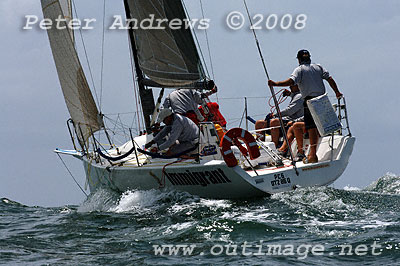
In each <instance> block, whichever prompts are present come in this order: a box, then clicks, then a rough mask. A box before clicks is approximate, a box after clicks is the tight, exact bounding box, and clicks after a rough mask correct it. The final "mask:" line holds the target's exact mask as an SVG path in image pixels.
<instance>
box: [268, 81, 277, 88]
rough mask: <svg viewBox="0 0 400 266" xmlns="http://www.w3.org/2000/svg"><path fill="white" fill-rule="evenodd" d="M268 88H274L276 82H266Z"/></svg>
mask: <svg viewBox="0 0 400 266" xmlns="http://www.w3.org/2000/svg"><path fill="white" fill-rule="evenodd" d="M268 86H270V87H273V86H276V82H275V81H273V80H268Z"/></svg>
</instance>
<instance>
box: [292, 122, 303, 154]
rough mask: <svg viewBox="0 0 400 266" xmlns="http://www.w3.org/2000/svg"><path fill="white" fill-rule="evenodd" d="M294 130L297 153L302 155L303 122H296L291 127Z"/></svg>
mask: <svg viewBox="0 0 400 266" xmlns="http://www.w3.org/2000/svg"><path fill="white" fill-rule="evenodd" d="M293 128H294V136H295V138H296V141H297V152H298V153H303V154H304V151H303V141H304V140H303V134H304V122H297V123H294V125H293Z"/></svg>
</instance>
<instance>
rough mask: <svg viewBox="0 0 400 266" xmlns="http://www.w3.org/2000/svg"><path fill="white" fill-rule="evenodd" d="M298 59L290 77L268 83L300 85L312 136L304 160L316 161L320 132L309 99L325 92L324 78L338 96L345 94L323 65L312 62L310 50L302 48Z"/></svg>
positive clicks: (279, 85) (306, 124) (307, 161)
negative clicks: (311, 111)
mask: <svg viewBox="0 0 400 266" xmlns="http://www.w3.org/2000/svg"><path fill="white" fill-rule="evenodd" d="M297 60H298V61H299V66H298V67H297V68H296V69H295V70H294V71H293V73H292V75H291V76H290V78H288V79H287V80H284V81H278V82H275V81H272V80H269V81H268V85H269V86H277V87H286V86H293V85H298V87H299V89H300V92H301V95H302V96H303V99H304V122H305V126H306V130H308V134H309V137H310V153H309V154H308V157H307V158H305V159H304V160H303V162H304V163H316V162H318V157H317V143H318V137H319V134H318V130H317V127H316V125H315V122H314V119H313V117H312V116H311V113H310V110H309V109H308V106H307V100H310V99H312V98H315V97H318V96H321V95H323V94H325V86H324V82H323V80H324V79H325V80H326V81H327V82H328V83H329V85H330V86H331V88H332V89H333V91H334V92H335V94H336V97H337V98H341V97H342V96H343V95H342V93H340V92H339V89H338V87H337V85H336V82H335V80H334V79H333V78H332V77H331V76H330V75H329V72H328V71H327V70H326V69H325V68H323V67H322V66H321V65H319V64H312V63H311V55H310V52H309V51H307V50H300V51H299V52H298V53H297Z"/></svg>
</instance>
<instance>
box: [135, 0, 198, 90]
mask: <svg viewBox="0 0 400 266" xmlns="http://www.w3.org/2000/svg"><path fill="white" fill-rule="evenodd" d="M127 2H128V6H129V11H130V13H131V17H132V18H133V19H135V20H136V21H138V24H137V25H138V27H135V29H134V30H133V32H134V36H135V43H136V49H137V53H138V58H139V66H140V68H141V70H142V71H143V72H144V74H145V75H146V76H147V78H148V79H150V81H151V82H150V84H152V86H158V87H180V86H185V85H188V84H192V83H195V82H197V81H199V80H202V79H204V78H205V75H204V70H203V67H202V64H201V61H200V57H199V55H198V52H197V48H196V45H195V42H194V40H193V36H192V32H191V30H190V27H186V25H187V24H186V23H185V21H187V17H186V13H185V10H184V8H183V5H182V2H181V0H128V1H127ZM173 19H175V20H176V19H178V20H179V21H181V22H182V27H180V28H179V29H173V30H172V29H170V28H169V26H168V23H169V22H170V21H171V20H173ZM144 20H147V21H148V22H146V23H143V24H142V25H141V22H142V21H144ZM161 20H164V21H166V22H165V23H163V24H161V26H162V27H165V29H147V27H148V26H150V25H149V24H150V23H151V22H150V21H153V22H154V24H153V25H151V26H154V27H157V26H158V21H161ZM143 25H145V26H146V29H143V27H141V26H143ZM130 26H135V25H134V23H131V25H130ZM136 28H137V29H136Z"/></svg>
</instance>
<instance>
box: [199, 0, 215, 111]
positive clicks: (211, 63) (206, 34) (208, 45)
mask: <svg viewBox="0 0 400 266" xmlns="http://www.w3.org/2000/svg"><path fill="white" fill-rule="evenodd" d="M200 7H201V14H202V17H203V19H205V16H204V8H203V1H202V0H200ZM204 33H205V36H206V42H207V50H208V57H209V58H210V66H211V74H212V78H213V80H214V82H215V74H214V65H213V60H212V56H211V49H210V42H209V40H208V32H207V29H205V30H204ZM215 97H217V103H218V104H219V99H218V91H217V93H216V94H215Z"/></svg>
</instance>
